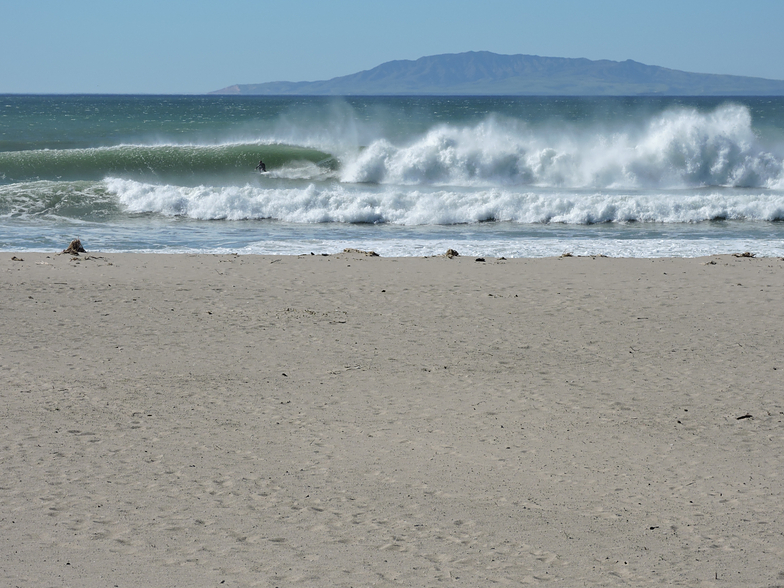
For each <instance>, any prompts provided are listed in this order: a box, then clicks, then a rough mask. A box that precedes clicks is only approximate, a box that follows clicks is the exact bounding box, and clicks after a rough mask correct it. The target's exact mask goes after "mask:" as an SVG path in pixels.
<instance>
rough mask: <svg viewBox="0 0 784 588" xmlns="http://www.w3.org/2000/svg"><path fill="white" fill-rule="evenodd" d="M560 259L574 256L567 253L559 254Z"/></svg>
mask: <svg viewBox="0 0 784 588" xmlns="http://www.w3.org/2000/svg"><path fill="white" fill-rule="evenodd" d="M561 257H574V255H572V254H571V253H570V252H569V251H567V252H566V253H561Z"/></svg>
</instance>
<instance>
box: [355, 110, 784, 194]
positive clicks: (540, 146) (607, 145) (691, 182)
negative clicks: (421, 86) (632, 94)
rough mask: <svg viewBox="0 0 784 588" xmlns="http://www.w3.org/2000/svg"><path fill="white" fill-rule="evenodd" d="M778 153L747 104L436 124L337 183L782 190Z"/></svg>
mask: <svg viewBox="0 0 784 588" xmlns="http://www.w3.org/2000/svg"><path fill="white" fill-rule="evenodd" d="M783 169H784V167H783V165H782V157H781V155H778V154H775V153H771V152H769V151H767V150H765V149H764V148H763V147H762V146H761V145H760V143H759V141H758V140H757V137H756V136H755V134H754V131H753V129H752V120H751V115H750V113H749V110H748V108H746V107H745V106H740V105H731V104H730V105H725V106H722V107H720V108H718V109H716V110H715V111H713V112H710V113H701V112H699V111H697V110H694V109H678V110H671V111H668V112H665V113H662V114H660V115H657V116H655V117H653V118H652V119H651V120H650V121H649V122H648V123H647V125H646V126H644V127H643V128H641V129H633V130H631V129H630V130H626V131H618V132H603V131H601V130H600V129H588V130H578V129H576V128H564V127H558V128H551V129H543V128H536V129H531V128H529V127H527V126H526V125H524V124H522V123H520V122H519V121H515V120H507V119H500V118H492V117H491V118H489V119H488V120H486V121H484V122H482V123H480V124H477V125H475V126H471V127H462V128H461V127H455V126H449V125H443V126H439V127H436V128H433V129H431V130H430V131H429V132H428V133H426V134H425V135H424V136H422V137H420V138H418V139H417V140H415V141H413V142H411V143H409V144H406V145H402V146H401V145H394V144H392V143H391V142H390V141H388V140H386V139H379V140H377V141H375V142H373V143H371V144H370V145H369V146H368V147H367V148H366V149H365V150H363V151H362V152H361V153H359V154H358V155H357V156H356V157H355V158H353V159H352V160H350V161H348V162H346V163H345V165H344V166H343V168H342V170H341V172H340V177H341V179H342V180H343V181H344V182H368V183H378V184H405V185H459V186H466V185H468V186H476V185H485V186H487V185H497V186H508V185H532V186H540V187H569V188H610V189H623V188H626V189H632V188H634V189H641V188H693V187H701V186H732V187H756V188H777V187H781V186H782V175H783V174H782V170H783Z"/></svg>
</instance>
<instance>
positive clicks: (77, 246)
mask: <svg viewBox="0 0 784 588" xmlns="http://www.w3.org/2000/svg"><path fill="white" fill-rule="evenodd" d="M63 253H70V254H71V255H79V254H80V253H87V251H85V249H84V247H82V242H81V241H80V240H79V239H74V240H73V241H71V244H70V245H68V248H67V249H63Z"/></svg>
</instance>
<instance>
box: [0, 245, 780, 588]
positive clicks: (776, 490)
mask: <svg viewBox="0 0 784 588" xmlns="http://www.w3.org/2000/svg"><path fill="white" fill-rule="evenodd" d="M12 257H17V258H21V259H22V260H23V261H12ZM0 272H2V275H3V280H2V281H0V285H1V286H2V290H3V291H2V295H1V297H0V313H1V314H2V316H3V326H2V332H0V335H1V336H0V370H1V371H0V373H2V374H3V376H2V382H3V385H2V386H1V387H0V388H1V390H0V406H2V408H1V409H0V410H2V415H3V418H2V428H1V429H0V431H1V432H0V447H2V448H3V452H2V456H3V458H2V470H0V471H1V472H2V477H3V479H4V480H5V482H3V483H2V489H0V501H2V504H3V506H4V508H3V509H2V510H3V512H2V513H0V535H2V537H3V539H2V543H0V544H1V545H2V548H0V553H2V555H3V558H2V560H3V563H2V564H0V570H1V571H2V574H0V575H1V576H2V578H3V579H4V580H5V581H6V583H8V584H10V585H16V584H19V585H25V584H31V585H45V584H53V583H62V584H64V585H80V586H96V587H97V586H104V585H107V584H109V585H115V584H117V585H119V586H124V585H129V584H136V585H150V586H153V585H154V586H182V585H185V584H188V585H193V586H214V585H219V584H221V582H225V585H229V586H230V585H251V586H252V585H258V586H283V585H303V586H324V585H330V586H358V585H370V584H374V585H381V586H393V585H400V584H403V585H432V584H434V583H436V582H439V581H449V582H452V583H453V584H455V585H461V586H476V585H486V584H488V583H491V582H502V583H507V584H512V585H519V584H524V583H536V582H540V581H541V582H544V581H547V580H557V581H559V582H562V583H564V584H566V585H579V584H580V583H583V584H584V585H588V586H599V585H607V584H611V583H623V582H626V583H630V584H633V585H645V584H677V583H683V584H687V585H713V584H714V583H715V584H718V583H719V582H724V583H726V582H728V581H729V582H731V583H732V584H735V585H740V584H742V585H746V586H769V585H774V584H776V583H777V582H780V581H781V578H782V575H781V574H782V573H784V568H782V567H781V563H780V562H781V561H784V536H782V534H781V532H780V529H781V525H782V524H784V500H782V497H783V496H782V495H783V494H784V491H783V490H782V488H784V485H782V483H781V482H782V476H784V474H782V472H784V444H783V443H782V442H783V441H784V428H782V427H784V425H782V421H784V396H782V392H781V385H782V374H784V361H783V360H781V358H782V357H784V338H782V337H781V328H780V325H781V324H782V321H783V320H784V306H783V305H781V303H780V293H781V292H782V288H783V287H784V261H781V260H780V259H778V258H773V257H770V258H743V257H733V256H730V255H721V256H710V257H705V258H654V259H650V258H609V257H599V256H589V257H577V256H575V257H561V258H538V259H532V258H526V259H522V258H516V259H508V260H499V259H493V258H485V261H484V262H477V261H475V257H473V256H471V257H456V258H453V259H448V258H446V257H430V258H388V257H369V256H365V255H362V254H358V253H339V254H330V255H328V256H321V255H312V256H311V255H305V256H277V255H275V256H261V255H213V254H201V255H199V254H148V253H143V254H130V253H101V252H88V253H85V254H82V255H80V256H78V257H77V256H69V255H58V254H55V253H49V254H46V253H30V252H22V253H12V252H4V253H2V254H0Z"/></svg>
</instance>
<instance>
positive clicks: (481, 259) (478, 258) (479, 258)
mask: <svg viewBox="0 0 784 588" xmlns="http://www.w3.org/2000/svg"><path fill="white" fill-rule="evenodd" d="M484 260H485V258H484V257H477V258H476V259H475V260H474V261H484Z"/></svg>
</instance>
